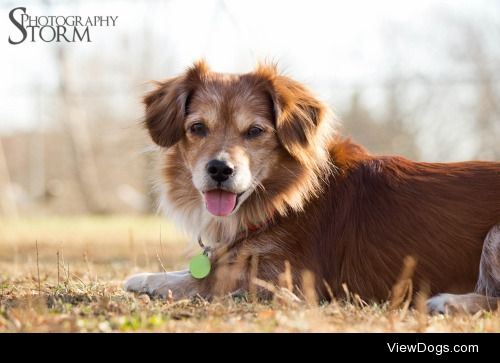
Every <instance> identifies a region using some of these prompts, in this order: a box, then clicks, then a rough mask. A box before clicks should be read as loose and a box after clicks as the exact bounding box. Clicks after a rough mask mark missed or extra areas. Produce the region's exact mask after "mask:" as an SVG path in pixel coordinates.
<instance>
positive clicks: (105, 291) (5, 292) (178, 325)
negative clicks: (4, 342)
mask: <svg viewBox="0 0 500 363" xmlns="http://www.w3.org/2000/svg"><path fill="white" fill-rule="evenodd" d="M160 233H161V235H162V238H161V243H160ZM37 245H38V251H37V248H36V246H37ZM193 251H196V246H193V247H192V248H191V249H190V248H189V247H188V245H187V244H186V243H184V241H183V238H182V236H181V235H179V234H178V233H176V232H175V231H174V229H173V228H172V226H171V225H169V224H168V223H167V222H165V221H164V220H161V219H158V218H139V217H137V218H136V217H112V218H103V217H99V218H98V217H85V218H84V217H82V218H50V219H23V220H3V221H1V222H0V331H13V332H16V331H104V332H107V331H169V332H191V331H211V332H219V331H250V332H274V331H285V332H297V331H324V332H329V331H333V332H336V331H350V332H351V331H379V332H387V331H391V332H392V331H405V332H406V331H425V332H441V331H452V332H493V331H494V332H500V312H495V313H479V314H476V315H474V316H467V315H453V316H434V317H431V316H428V315H426V314H424V313H422V312H417V311H415V310H412V309H411V308H408V306H407V305H405V303H404V301H403V302H402V303H401V306H400V307H397V308H393V307H390V306H389V303H387V304H384V305H366V304H365V303H363V302H362V301H360V300H359V299H356V298H355V297H352V298H351V299H350V300H349V302H335V303H332V304H328V305H322V306H311V305H306V304H304V303H300V304H297V303H290V302H288V303H284V302H283V300H276V301H275V302H270V303H248V302H246V301H245V300H244V299H243V298H226V299H221V300H219V301H214V302H211V303H208V302H206V301H202V300H196V301H178V302H170V301H158V300H150V299H149V298H148V297H147V296H134V295H132V294H128V293H125V292H123V291H122V290H121V288H120V285H121V282H122V280H123V279H124V278H125V277H126V276H127V275H129V274H131V273H134V272H138V271H159V270H161V265H163V266H164V267H165V268H166V269H178V268H181V267H183V266H184V265H185V263H186V261H187V259H188V256H189V254H190V253H192V252H193ZM37 254H38V260H37ZM58 256H59V258H58ZM398 288H400V287H398ZM403 290H404V289H403ZM392 303H394V301H393V302H392ZM417 306H418V304H417Z"/></svg>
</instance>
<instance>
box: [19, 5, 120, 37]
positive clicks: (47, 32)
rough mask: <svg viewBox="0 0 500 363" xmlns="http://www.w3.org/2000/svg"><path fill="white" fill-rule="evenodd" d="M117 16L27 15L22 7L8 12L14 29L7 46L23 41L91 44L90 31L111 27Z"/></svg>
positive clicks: (114, 24)
mask: <svg viewBox="0 0 500 363" xmlns="http://www.w3.org/2000/svg"><path fill="white" fill-rule="evenodd" d="M117 19H118V16H78V15H68V16H61V15H59V16H58V15H48V16H46V15H42V16H37V15H30V14H28V12H27V11H26V8H24V7H18V8H14V9H12V10H11V11H10V12H9V20H10V21H11V22H12V24H13V25H14V27H15V28H16V29H17V30H15V31H14V32H15V33H17V34H13V35H10V36H9V43H10V44H21V43H23V42H24V41H29V42H38V41H42V42H45V43H50V42H57V43H60V42H68V43H74V42H89V43H90V42H92V40H91V32H92V31H93V28H99V27H100V28H102V27H114V26H116V20H117Z"/></svg>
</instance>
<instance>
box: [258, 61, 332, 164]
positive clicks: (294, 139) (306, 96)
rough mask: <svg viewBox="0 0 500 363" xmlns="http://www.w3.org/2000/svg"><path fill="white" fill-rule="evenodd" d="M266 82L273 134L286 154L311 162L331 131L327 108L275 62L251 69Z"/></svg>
mask: <svg viewBox="0 0 500 363" xmlns="http://www.w3.org/2000/svg"><path fill="white" fill-rule="evenodd" d="M254 74H256V75H257V76H258V77H259V78H261V79H263V80H264V81H265V84H266V86H265V87H266V89H267V93H268V96H269V98H270V100H271V103H272V113H273V118H274V122H275V127H276V133H277V136H278V139H279V140H280V142H281V144H282V145H283V147H284V148H285V149H286V150H287V151H288V153H289V154H290V155H291V156H292V157H294V158H295V159H297V160H298V161H299V162H301V163H303V164H308V165H309V164H310V163H311V162H313V163H314V158H316V157H318V155H317V151H318V152H320V153H323V151H321V150H320V149H321V148H323V149H324V147H325V145H324V144H325V139H326V137H327V136H328V134H329V133H330V132H331V128H330V127H325V126H329V125H325V124H326V123H330V122H331V120H329V119H328V117H327V113H328V109H327V107H326V106H325V105H324V104H323V103H322V102H321V101H319V100H318V99H317V98H315V97H314V95H312V93H311V92H310V91H309V90H308V89H306V88H305V87H304V86H302V85H301V84H300V83H298V82H296V81H294V80H292V79H290V78H288V77H285V76H282V75H280V74H279V73H278V71H277V68H276V66H274V65H259V66H258V67H257V70H256V71H255V72H254Z"/></svg>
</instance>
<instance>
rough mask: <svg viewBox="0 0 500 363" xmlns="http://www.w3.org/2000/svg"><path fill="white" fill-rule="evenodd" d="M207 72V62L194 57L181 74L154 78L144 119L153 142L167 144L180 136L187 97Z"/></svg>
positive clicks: (172, 142) (186, 108)
mask: <svg viewBox="0 0 500 363" xmlns="http://www.w3.org/2000/svg"><path fill="white" fill-rule="evenodd" d="M208 73H209V69H208V66H207V64H206V63H205V62H204V61H203V60H202V61H198V62H196V63H195V64H194V65H193V66H192V67H191V68H189V69H188V70H187V71H186V72H185V73H184V74H183V75H181V76H178V77H175V78H171V79H168V80H165V81H159V82H155V84H156V89H155V90H153V91H151V92H149V93H148V94H146V96H145V97H144V99H143V102H144V105H145V106H146V115H145V119H144V123H145V125H146V127H147V129H148V131H149V134H150V135H151V138H152V139H153V141H154V142H155V143H156V144H158V145H160V146H163V147H170V146H172V145H174V144H176V143H177V142H178V141H179V140H180V139H181V138H182V136H183V135H184V120H185V118H186V116H187V111H188V106H189V100H190V98H191V96H192V95H193V92H195V91H196V88H197V87H199V86H200V84H201V83H202V82H203V80H204V79H205V78H206V76H207V74H208Z"/></svg>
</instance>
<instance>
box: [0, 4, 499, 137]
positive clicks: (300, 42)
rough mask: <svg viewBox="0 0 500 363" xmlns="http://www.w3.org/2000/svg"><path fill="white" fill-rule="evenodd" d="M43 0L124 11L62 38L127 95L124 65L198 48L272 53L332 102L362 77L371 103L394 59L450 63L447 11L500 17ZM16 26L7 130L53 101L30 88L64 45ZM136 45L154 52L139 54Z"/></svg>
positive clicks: (0, 60) (44, 86)
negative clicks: (77, 37)
mask: <svg viewBox="0 0 500 363" xmlns="http://www.w3.org/2000/svg"><path fill="white" fill-rule="evenodd" d="M48 3H49V4H50V8H49V10H47V8H46V7H42V6H40V4H41V1H35V0H32V1H29V0H27V1H24V2H23V5H24V6H26V7H27V9H28V13H30V14H32V15H35V14H36V15H47V11H48V12H50V14H57V15H76V14H77V15H82V16H85V15H92V16H93V15H113V16H116V15H118V16H119V18H118V20H117V25H116V27H115V28H106V29H96V30H95V31H93V33H92V37H93V39H92V43H74V44H65V45H63V46H65V47H66V48H67V49H68V50H69V54H70V57H71V60H72V62H73V64H74V67H75V69H76V70H77V73H79V76H80V77H79V82H89V83H91V82H106V85H107V86H109V87H111V88H112V87H117V86H119V85H120V84H123V83H127V87H128V88H126V90H127V91H126V92H128V93H130V97H129V98H128V99H127V100H128V102H134V99H136V98H138V97H140V92H142V90H143V89H142V88H141V86H140V85H139V83H140V81H139V79H136V78H135V77H130V75H131V74H137V73H141V72H142V73H141V74H143V77H148V78H150V79H158V78H165V77H169V76H172V75H174V74H177V73H179V72H180V71H182V70H183V69H184V68H186V67H187V66H188V65H189V64H191V63H192V62H193V61H194V60H196V59H199V58H202V57H203V58H206V59H207V61H208V62H209V64H210V65H211V67H212V69H214V70H216V71H222V72H242V71H248V70H250V69H252V68H253V67H254V65H255V62H256V61H258V60H262V59H266V60H271V61H276V62H278V64H279V66H280V68H281V69H284V70H285V72H286V73H287V74H290V75H292V76H293V77H294V78H296V79H298V80H299V81H302V82H305V83H306V84H308V85H310V86H312V87H313V88H314V89H315V91H316V92H317V94H318V95H319V96H320V97H323V98H326V99H328V101H329V102H331V103H332V106H333V107H334V108H335V104H336V103H338V104H343V103H345V102H346V99H345V98H346V97H347V96H348V95H349V94H350V91H352V89H353V88H355V87H362V88H366V89H367V92H366V94H367V97H366V101H367V103H368V106H370V105H372V106H373V107H377V96H378V95H377V94H378V91H377V88H376V85H377V84H379V83H380V82H381V81H382V80H383V79H384V77H386V76H387V75H388V74H389V73H390V72H392V71H394V69H395V68H397V70H398V72H399V73H400V74H403V75H405V74H408V75H410V74H416V73H421V74H426V75H432V74H434V73H436V74H438V73H440V72H442V71H443V69H445V70H446V67H447V64H446V63H442V62H436V61H435V60H436V59H438V58H439V57H440V56H442V54H440V52H441V50H440V48H439V44H440V43H439V42H440V39H441V38H443V39H445V38H446V37H450V36H452V34H451V33H449V32H448V31H447V25H446V19H447V18H467V19H469V20H472V21H474V19H476V18H477V19H483V18H484V17H485V16H486V17H495V18H496V19H497V20H498V19H499V18H500V12H492V11H491V10H490V9H491V5H492V4H493V3H494V0H477V1H476V0H475V1H471V0H419V1H414V0H413V1H410V0H408V1H406V0H377V1H369V0H350V1H332V0H324V1H320V0H305V1H293V0H291V1H284V0H274V1H270V0H253V1H244V0H226V1H220V0H200V1H195V0H172V1H159V0H158V1H157V0H152V1H140V0H139V1H130V0H128V1H127V0H124V1H115V0H110V1H97V0H89V1H62V0H53V1H48ZM16 6H19V5H18V2H17V1H9V0H7V1H4V2H2V4H1V5H0V11H1V13H2V15H1V16H3V19H4V20H6V19H7V18H8V12H9V11H10V10H11V9H12V8H14V7H16ZM496 9H499V8H498V7H496ZM13 33H14V34H16V29H15V28H14V26H13V25H12V23H11V22H10V21H2V22H0V34H1V38H0V39H2V40H1V41H0V54H1V56H0V79H1V82H0V97H1V99H2V100H3V101H2V105H1V108H0V132H4V133H5V132H12V131H15V130H19V129H29V128H31V127H34V126H36V125H37V123H39V122H40V119H41V118H43V117H45V118H50V114H49V113H47V114H45V115H39V114H37V111H36V110H37V108H36V107H35V106H36V102H39V97H37V96H36V95H37V94H40V93H41V94H42V95H43V94H44V95H50V94H51V93H53V92H54V91H55V88H56V87H57V82H58V74H59V71H60V69H58V66H57V63H56V62H55V60H54V54H55V51H56V50H57V47H59V46H60V45H58V44H55V43H41V42H36V43H28V42H25V43H23V44H20V45H11V44H9V43H8V42H7V38H8V36H9V35H12V34H13ZM145 42H148V44H151V45H153V46H154V48H153V49H154V54H151V53H147V54H145V53H144V52H145V51H144V49H145V45H144V43H145ZM436 44H437V45H436ZM92 57H93V58H92ZM141 57H148V58H150V59H149V60H148V62H145V61H144V60H143V59H142V60H141ZM85 59H99V62H100V63H101V64H100V66H101V67H103V69H104V72H103V74H104V75H105V76H103V77H105V79H104V78H103V79H94V77H93V76H94V74H93V73H92V71H89V70H85V68H83V67H84V64H83V60H85ZM396 60H397V61H396ZM79 67H82V68H81V71H80V68H79ZM141 67H143V68H145V69H142V68H141ZM123 69H125V71H123ZM127 77H128V78H127ZM140 77H141V76H139V78H140ZM132 78H133V79H132ZM144 80H146V79H144ZM97 84H99V83H97ZM371 87H373V90H372V91H370V88H371ZM103 89H104V87H103ZM121 89H123V87H121ZM111 91H113V90H111ZM370 92H371V93H370Z"/></svg>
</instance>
